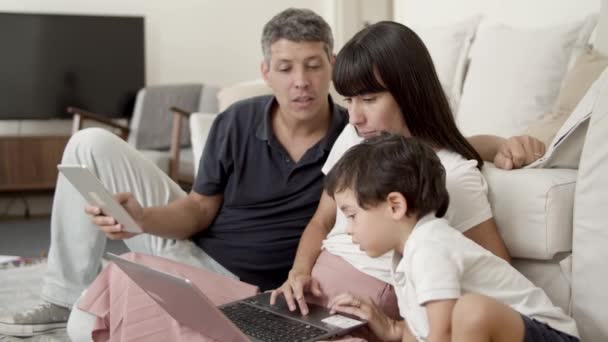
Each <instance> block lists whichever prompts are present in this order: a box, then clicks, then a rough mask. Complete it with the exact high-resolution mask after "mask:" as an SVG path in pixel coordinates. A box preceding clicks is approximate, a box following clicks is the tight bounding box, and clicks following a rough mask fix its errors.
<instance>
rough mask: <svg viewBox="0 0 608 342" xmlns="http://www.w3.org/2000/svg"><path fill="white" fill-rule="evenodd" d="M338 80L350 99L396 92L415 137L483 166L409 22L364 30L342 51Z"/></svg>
mask: <svg viewBox="0 0 608 342" xmlns="http://www.w3.org/2000/svg"><path fill="white" fill-rule="evenodd" d="M333 81H334V86H335V88H336V90H337V91H338V93H340V94H341V95H344V96H347V97H349V96H357V95H363V94H371V93H378V92H382V91H388V92H390V93H391V95H392V96H393V97H394V98H395V101H396V102H397V104H398V105H399V108H400V109H401V113H402V114H403V119H404V120H405V124H406V125H407V128H408V129H409V131H410V133H411V134H412V136H413V137H415V138H418V139H421V140H423V141H426V142H427V143H429V144H431V146H435V147H438V148H445V149H448V150H451V151H453V152H456V153H458V154H460V155H461V156H463V157H464V158H466V159H475V160H477V167H478V168H479V169H481V167H482V166H483V160H482V159H481V156H480V155H479V153H477V151H475V149H474V148H473V146H471V144H469V142H468V141H467V140H466V139H465V138H464V136H463V135H462V133H460V131H459V130H458V128H457V127H456V122H455V121H454V116H453V114H452V110H451V109H450V106H449V104H448V100H447V98H446V96H445V93H444V92H443V89H442V87H441V84H440V83H439V78H438V77H437V72H436V71H435V66H434V65H433V61H432V59H431V56H430V54H429V52H428V50H427V49H426V46H425V45H424V43H423V42H422V40H421V39H420V38H419V37H418V35H416V33H414V31H412V30H410V29H409V28H407V27H406V26H404V25H402V24H399V23H396V22H391V21H382V22H378V23H376V24H373V25H370V26H368V27H366V28H364V29H363V30H361V31H359V32H358V33H357V34H356V35H355V36H354V37H353V38H351V39H350V40H349V41H348V42H347V43H346V45H344V47H343V48H342V50H340V52H339V53H338V56H337V58H336V64H335V66H334V72H333Z"/></svg>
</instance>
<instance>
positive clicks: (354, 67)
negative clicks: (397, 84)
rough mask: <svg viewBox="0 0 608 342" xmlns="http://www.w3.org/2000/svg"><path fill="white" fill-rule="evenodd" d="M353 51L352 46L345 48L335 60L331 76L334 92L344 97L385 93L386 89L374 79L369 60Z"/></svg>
mask: <svg viewBox="0 0 608 342" xmlns="http://www.w3.org/2000/svg"><path fill="white" fill-rule="evenodd" d="M353 50H355V47H354V46H349V47H346V48H345V49H344V50H343V51H341V52H340V53H339V54H338V57H337V58H336V64H335V66H334V75H333V81H334V87H335V88H336V91H337V92H338V93H339V94H340V95H342V96H346V97H351V96H357V95H363V94H371V93H379V92H382V91H385V90H386V87H385V86H383V85H382V84H381V83H380V82H379V81H378V79H377V77H376V73H375V72H374V69H375V68H374V64H373V63H372V60H371V58H369V56H367V55H365V54H361V53H359V54H356V53H355V51H353Z"/></svg>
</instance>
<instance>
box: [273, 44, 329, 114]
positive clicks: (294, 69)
mask: <svg viewBox="0 0 608 342" xmlns="http://www.w3.org/2000/svg"><path fill="white" fill-rule="evenodd" d="M270 52H271V54H270V60H269V61H263V62H262V65H261V69H262V76H263V77H264V80H265V81H266V83H267V84H268V85H269V86H270V88H272V90H273V92H274V95H275V97H276V99H277V102H278V103H279V107H280V110H281V112H282V113H284V114H286V115H288V116H289V117H290V118H291V119H293V120H298V121H309V120H315V119H316V118H317V117H318V115H320V113H322V111H323V110H325V109H326V108H327V107H326V106H327V95H328V93H329V83H330V80H331V72H332V61H331V60H330V57H329V56H328V55H327V52H326V51H325V44H324V43H323V42H292V41H290V40H287V39H279V40H277V41H276V42H274V43H272V44H271V45H270ZM267 62H268V63H267Z"/></svg>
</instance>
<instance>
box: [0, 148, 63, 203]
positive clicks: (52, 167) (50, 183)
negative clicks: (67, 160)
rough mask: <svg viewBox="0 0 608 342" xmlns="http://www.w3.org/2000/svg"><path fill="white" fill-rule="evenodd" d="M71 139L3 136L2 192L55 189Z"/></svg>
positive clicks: (1, 149)
mask: <svg viewBox="0 0 608 342" xmlns="http://www.w3.org/2000/svg"><path fill="white" fill-rule="evenodd" d="M69 138H70V137H69V136H2V137H0V192H9V191H11V192H12V191H27V190H53V189H54V188H55V183H56V182H57V164H59V162H60V161H61V156H62V154H63V149H64V148H65V145H66V143H67V141H68V139H69Z"/></svg>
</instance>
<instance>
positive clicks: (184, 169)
mask: <svg viewBox="0 0 608 342" xmlns="http://www.w3.org/2000/svg"><path fill="white" fill-rule="evenodd" d="M139 152H141V154H142V155H143V156H144V157H145V158H146V159H148V160H150V161H151V162H153V163H154V164H155V165H156V166H158V167H159V168H160V169H161V170H162V171H163V172H165V173H169V159H170V153H169V151H166V150H139ZM179 156H180V157H179V167H178V172H179V176H180V177H181V178H183V179H189V178H192V177H193V175H194V170H195V168H194V163H193V161H192V158H193V156H192V148H188V147H187V148H182V149H181V150H180V155H179Z"/></svg>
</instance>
